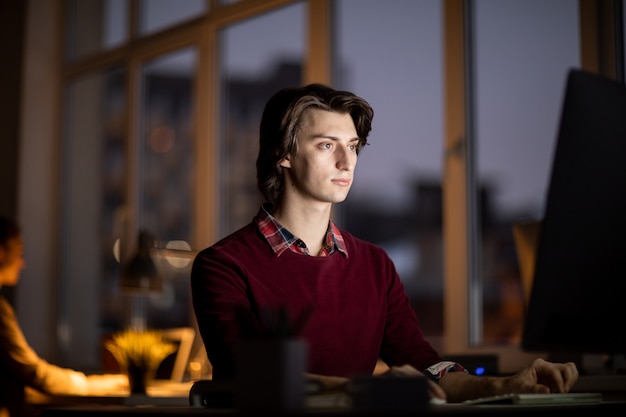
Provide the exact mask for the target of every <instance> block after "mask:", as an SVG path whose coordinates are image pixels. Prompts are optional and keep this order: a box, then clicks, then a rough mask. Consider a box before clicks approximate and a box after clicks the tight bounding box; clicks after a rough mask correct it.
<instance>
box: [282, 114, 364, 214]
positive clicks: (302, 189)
mask: <svg viewBox="0 0 626 417" xmlns="http://www.w3.org/2000/svg"><path fill="white" fill-rule="evenodd" d="M296 140H297V147H296V151H295V152H294V153H293V154H291V155H289V156H288V157H287V158H285V159H284V160H282V161H281V163H280V165H281V166H282V167H284V168H285V172H286V176H287V181H286V183H285V197H286V199H287V200H290V199H294V198H295V199H299V200H302V201H304V202H307V203H314V202H325V203H337V202H341V201H343V200H345V198H346V197H347V195H348V191H349V190H350V187H351V185H352V180H353V177H354V168H355V166H356V162H357V145H358V144H359V137H358V135H357V133H356V128H355V127H354V122H353V121H352V118H351V117H350V115H349V114H342V113H335V112H329V111H324V110H318V109H310V110H307V111H306V112H305V113H304V115H303V120H302V123H301V126H300V128H299V130H298V133H297V138H296Z"/></svg>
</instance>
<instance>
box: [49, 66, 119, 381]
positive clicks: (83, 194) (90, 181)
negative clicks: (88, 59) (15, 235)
mask: <svg viewBox="0 0 626 417" xmlns="http://www.w3.org/2000/svg"><path fill="white" fill-rule="evenodd" d="M125 77H126V75H125V72H124V71H122V70H119V69H115V70H111V71H107V72H101V73H95V74H89V75H86V76H83V77H81V78H79V79H76V80H74V81H72V82H71V83H70V84H69V87H68V91H67V104H68V105H67V107H66V115H67V116H66V122H67V123H66V126H65V134H64V141H63V143H64V145H63V164H62V166H63V173H62V184H63V186H62V190H63V192H62V194H63V213H64V214H63V221H62V228H61V231H62V233H61V234H60V244H61V254H62V259H63V262H62V263H61V267H60V274H59V276H60V277H61V279H62V281H61V283H60V285H59V294H60V297H61V299H60V300H59V323H60V325H59V329H60V332H59V338H60V340H61V345H62V348H63V349H62V351H63V352H62V353H63V355H64V356H65V358H64V361H63V362H64V363H67V364H68V366H70V367H74V368H78V369H94V370H98V369H99V367H100V365H101V362H100V361H101V349H102V346H101V344H100V341H101V338H100V335H101V331H102V330H103V329H106V328H108V327H109V326H111V325H112V324H113V325H115V324H117V321H116V319H117V317H118V316H119V315H120V314H121V313H120V311H123V305H121V304H122V303H121V302H120V301H121V300H120V291H119V288H118V282H119V275H120V268H119V263H118V261H117V260H116V259H115V256H114V252H113V248H114V243H115V241H116V239H117V238H118V237H119V233H120V232H121V231H120V230H119V228H118V227H117V225H119V224H120V220H121V218H120V216H121V215H122V213H123V210H121V208H122V207H124V205H125V198H124V195H125V194H124V193H125V177H126V172H125V169H124V168H125V164H126V160H125V135H126V131H125V124H124V120H125V111H126V105H127V104H126V96H125V90H124V86H125ZM94 300H98V301H99V302H94ZM117 309H120V310H119V311H118V310H117Z"/></svg>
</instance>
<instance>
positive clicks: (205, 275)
mask: <svg viewBox="0 0 626 417" xmlns="http://www.w3.org/2000/svg"><path fill="white" fill-rule="evenodd" d="M373 116H374V112H373V109H372V108H371V107H370V105H369V104H368V103H367V102H366V101H365V100H364V99H362V98H361V97H358V96H356V95H355V94H353V93H351V92H348V91H339V90H335V89H333V88H330V87H328V86H325V85H321V84H311V85H306V86H303V87H299V88H286V89H282V90H280V91H278V92H277V93H276V94H275V95H273V96H272V97H271V98H270V99H269V101H268V102H267V103H266V106H265V109H264V112H263V116H262V120H261V124H260V148H259V153H258V158H257V163H256V166H257V184H258V188H259V190H260V191H261V194H262V195H263V197H264V198H265V200H266V201H265V203H264V204H262V206H261V207H260V209H259V211H258V213H257V215H256V216H255V217H254V219H252V221H251V222H250V223H249V224H248V225H246V226H244V227H243V228H241V229H240V230H238V231H235V232H234V233H232V234H230V235H229V236H227V237H225V238H223V239H222V240H220V241H219V242H217V243H215V244H214V245H212V246H210V247H208V248H206V249H204V250H202V251H201V252H200V253H198V255H197V256H196V258H195V260H194V264H193V268H192V271H191V277H190V279H191V290H192V301H193V308H194V311H195V315H196V318H197V321H198V325H199V330H200V333H201V336H202V339H203V341H204V344H205V348H206V351H207V354H208V357H209V360H210V362H211V364H212V366H213V379H214V380H229V379H232V378H234V377H235V372H236V371H235V370H236V365H235V347H236V344H237V343H238V342H240V341H242V340H244V339H246V338H262V337H271V336H272V335H271V334H270V332H271V331H273V330H272V326H268V323H269V324H276V321H275V320H274V321H273V322H272V321H271V320H270V321H268V320H267V317H268V314H267V313H268V312H270V313H272V312H277V311H278V312H280V313H281V314H283V315H284V316H287V317H290V318H292V319H293V320H294V322H299V324H294V326H296V327H295V328H293V329H290V331H293V332H294V333H296V332H297V336H298V337H301V338H303V339H304V340H305V341H306V342H307V343H308V374H307V376H308V377H309V378H311V379H314V380H317V381H319V382H321V383H322V384H323V386H324V387H326V388H329V389H337V388H342V387H344V386H345V385H346V384H347V383H349V381H350V379H351V378H353V377H354V376H363V375H372V374H373V373H374V371H375V369H376V365H377V362H378V360H379V359H380V360H382V361H384V363H385V364H386V365H387V366H388V371H387V373H388V374H398V375H426V376H428V377H429V391H430V395H431V398H433V401H448V402H461V401H464V400H468V399H475V398H480V397H486V396H491V395H498V394H505V393H512V392H524V393H530V392H546V393H547V392H567V391H569V390H570V388H571V387H572V385H574V383H575V382H576V381H577V379H578V370H577V368H576V365H575V364H574V363H552V362H548V361H545V360H543V359H541V358H538V359H536V360H534V361H533V362H532V363H531V364H529V365H528V366H527V367H526V368H525V369H523V370H521V371H520V372H519V373H517V374H515V375H512V376H506V377H505V376H494V377H487V376H476V375H471V374H470V373H468V372H467V371H466V369H465V368H464V367H463V366H462V365H461V364H459V363H455V362H449V361H444V360H443V359H442V357H441V356H440V355H439V354H438V353H437V352H436V351H435V349H434V348H433V347H432V346H431V345H430V343H429V342H428V341H427V340H426V339H425V337H424V335H423V333H422V330H421V327H420V323H419V321H418V318H417V316H416V313H415V311H414V310H413V309H412V307H411V304H410V301H409V298H408V297H407V295H406V293H405V291H404V288H403V284H402V282H401V280H400V278H399V276H398V273H397V271H396V268H395V266H394V264H393V262H392V260H391V259H390V258H389V256H388V255H387V253H386V252H385V251H384V250H383V249H382V248H380V247H377V246H375V245H373V244H371V243H369V242H366V241H364V240H361V239H359V238H357V237H355V236H353V235H352V234H350V233H349V232H348V231H346V230H343V229H340V228H339V226H338V225H337V224H335V223H334V222H333V221H332V210H333V204H336V203H340V202H342V201H344V199H345V198H346V197H347V195H348V191H349V190H350V187H351V185H352V182H353V179H354V172H355V168H356V164H357V160H358V155H359V153H360V152H361V151H362V149H363V148H364V146H365V145H366V144H367V137H368V134H369V132H370V130H371V123H372V119H373ZM388 146H394V145H393V144H389V145H388ZM387 169H393V167H388V168H387ZM348 215H349V213H348ZM279 315H280V314H279Z"/></svg>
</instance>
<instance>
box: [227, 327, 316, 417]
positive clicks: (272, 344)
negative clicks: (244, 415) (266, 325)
mask: <svg viewBox="0 0 626 417" xmlns="http://www.w3.org/2000/svg"><path fill="white" fill-rule="evenodd" d="M307 355H308V346H307V344H306V342H305V341H304V340H299V339H276V340H274V339H272V340H248V341H243V342H241V343H240V344H239V345H238V346H237V352H236V359H237V363H236V372H237V374H236V375H237V384H236V392H235V405H236V407H237V409H238V410H240V411H244V412H255V413H257V412H259V411H262V412H285V411H298V410H302V409H303V408H304V389H305V375H304V373H305V372H306V369H307Z"/></svg>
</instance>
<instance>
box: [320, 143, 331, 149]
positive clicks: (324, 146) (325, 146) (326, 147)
mask: <svg viewBox="0 0 626 417" xmlns="http://www.w3.org/2000/svg"><path fill="white" fill-rule="evenodd" d="M332 147H333V144H332V143H322V144H321V145H320V148H322V149H331V148H332Z"/></svg>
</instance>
